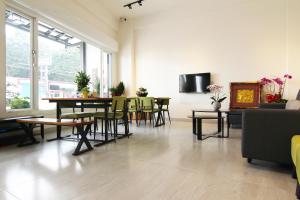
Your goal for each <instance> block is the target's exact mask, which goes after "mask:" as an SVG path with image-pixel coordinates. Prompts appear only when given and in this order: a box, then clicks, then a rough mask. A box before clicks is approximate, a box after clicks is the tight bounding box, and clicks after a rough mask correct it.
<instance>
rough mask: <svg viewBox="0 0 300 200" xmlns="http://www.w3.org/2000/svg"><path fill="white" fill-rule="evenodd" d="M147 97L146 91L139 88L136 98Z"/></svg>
mask: <svg viewBox="0 0 300 200" xmlns="http://www.w3.org/2000/svg"><path fill="white" fill-rule="evenodd" d="M147 95H148V92H147V89H146V88H143V87H140V88H139V90H138V91H137V92H136V96H138V97H146V96H147Z"/></svg>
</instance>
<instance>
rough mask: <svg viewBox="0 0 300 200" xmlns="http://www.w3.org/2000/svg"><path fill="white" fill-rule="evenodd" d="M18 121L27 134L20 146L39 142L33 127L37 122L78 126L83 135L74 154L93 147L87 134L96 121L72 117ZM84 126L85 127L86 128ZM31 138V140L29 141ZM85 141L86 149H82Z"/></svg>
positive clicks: (80, 133)
mask: <svg viewBox="0 0 300 200" xmlns="http://www.w3.org/2000/svg"><path fill="white" fill-rule="evenodd" d="M17 122H18V123H20V124H21V126H22V127H23V129H24V131H25V133H26V135H25V137H24V138H23V140H22V141H21V143H20V144H19V146H27V145H32V144H36V143H38V141H37V140H36V139H35V138H34V136H33V127H34V126H35V125H37V124H39V125H53V126H69V127H76V128H77V132H78V134H79V135H80V136H81V137H80V140H79V142H78V144H77V147H76V148H75V151H74V153H73V155H79V154H81V153H84V152H87V151H90V150H92V149H93V147H92V146H91V144H90V142H89V141H88V139H87V137H86V135H87V133H88V132H89V131H90V130H91V125H92V124H94V121H91V120H89V121H85V120H72V119H56V118H28V119H18V120H17ZM84 126H86V127H85V129H84ZM28 140H29V142H28ZM83 143H85V145H86V147H87V148H86V149H84V150H81V146H82V144H83Z"/></svg>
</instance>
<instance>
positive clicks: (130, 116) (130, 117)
mask: <svg viewBox="0 0 300 200" xmlns="http://www.w3.org/2000/svg"><path fill="white" fill-rule="evenodd" d="M129 120H130V123H132V113H129Z"/></svg>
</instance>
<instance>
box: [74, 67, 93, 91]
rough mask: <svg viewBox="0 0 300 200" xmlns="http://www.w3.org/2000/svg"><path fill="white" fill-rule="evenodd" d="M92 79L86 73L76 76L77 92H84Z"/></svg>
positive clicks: (78, 73)
mask: <svg viewBox="0 0 300 200" xmlns="http://www.w3.org/2000/svg"><path fill="white" fill-rule="evenodd" d="M90 80H91V77H90V76H89V75H87V74H86V73H85V72H82V71H81V72H77V74H76V76H75V81H74V82H75V83H76V84H77V91H78V92H80V91H82V89H83V88H85V87H88V85H89V83H90Z"/></svg>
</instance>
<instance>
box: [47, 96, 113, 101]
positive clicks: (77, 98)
mask: <svg viewBox="0 0 300 200" xmlns="http://www.w3.org/2000/svg"><path fill="white" fill-rule="evenodd" d="M42 100H49V101H89V100H91V101H95V100H112V98H110V97H90V98H82V97H74V98H42Z"/></svg>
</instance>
